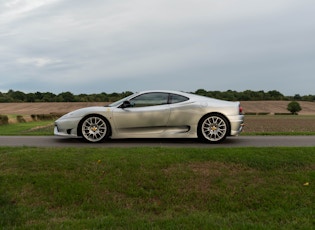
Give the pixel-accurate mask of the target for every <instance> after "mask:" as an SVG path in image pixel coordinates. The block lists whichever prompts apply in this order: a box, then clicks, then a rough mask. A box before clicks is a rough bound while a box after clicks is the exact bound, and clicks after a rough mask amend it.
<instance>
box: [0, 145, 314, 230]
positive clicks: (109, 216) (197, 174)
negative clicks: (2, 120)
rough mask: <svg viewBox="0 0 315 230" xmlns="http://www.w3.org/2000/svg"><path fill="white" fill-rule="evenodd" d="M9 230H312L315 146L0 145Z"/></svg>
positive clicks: (0, 191)
mask: <svg viewBox="0 0 315 230" xmlns="http://www.w3.org/2000/svg"><path fill="white" fill-rule="evenodd" d="M0 169H1V170H0V226H2V228H4V229H312V228H314V226H315V218H314V208H315V203H314V201H315V193H314V188H315V173H314V171H315V148H233V149H229V148H224V149H220V148H218V149H211V150H209V149H196V148H194V149H189V148H188V149H181V148H131V149H126V148H122V149H120V148H118V149H113V148H111V149H104V148H81V149H79V148H66V149H63V148H57V149H53V148H9V147H7V148H4V147H1V148H0Z"/></svg>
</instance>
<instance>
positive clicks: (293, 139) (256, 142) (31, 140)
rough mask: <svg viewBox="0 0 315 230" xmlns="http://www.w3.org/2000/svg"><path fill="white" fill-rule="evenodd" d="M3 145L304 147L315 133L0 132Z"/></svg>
mask: <svg viewBox="0 0 315 230" xmlns="http://www.w3.org/2000/svg"><path fill="white" fill-rule="evenodd" d="M0 146H31V147H102V148H107V147H126V148H128V147H142V146H149V147H183V148H186V147H193V148H217V147H229V148H230V147H280V146H288V147H302V146H315V136H239V137H229V138H227V139H226V141H225V142H223V143H221V144H206V143H201V142H200V141H198V140H197V139H116V140H107V141H106V142H104V143H85V142H84V141H83V140H82V139H75V138H74V139H71V138H64V137H56V136H0Z"/></svg>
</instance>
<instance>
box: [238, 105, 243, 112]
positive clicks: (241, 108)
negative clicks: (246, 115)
mask: <svg viewBox="0 0 315 230" xmlns="http://www.w3.org/2000/svg"><path fill="white" fill-rule="evenodd" d="M238 108H239V113H240V114H243V107H242V106H241V105H240V106H239V107H238Z"/></svg>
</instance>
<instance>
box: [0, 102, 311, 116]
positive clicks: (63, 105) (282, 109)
mask: <svg viewBox="0 0 315 230" xmlns="http://www.w3.org/2000/svg"><path fill="white" fill-rule="evenodd" d="M289 103H290V102H289V101H241V104H242V106H243V108H244V111H245V113H270V114H275V113H288V110H287V106H288V104H289ZM299 103H300V105H301V107H302V111H301V112H299V114H300V115H315V102H306V101H301V102H299ZM107 104H109V103H108V102H50V103H41V102H38V103H0V114H20V115H31V114H50V113H58V114H60V113H67V112H70V111H72V110H75V109H79V108H84V107H88V106H104V105H107Z"/></svg>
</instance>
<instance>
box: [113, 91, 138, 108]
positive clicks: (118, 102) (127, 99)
mask: <svg viewBox="0 0 315 230" xmlns="http://www.w3.org/2000/svg"><path fill="white" fill-rule="evenodd" d="M135 95H137V93H135V94H132V95H130V96H128V97H125V98H123V99H120V100H119V101H116V102H114V103H111V104H109V105H107V106H108V107H117V106H119V105H121V104H122V103H123V102H124V101H129V100H130V98H132V97H134V96H135Z"/></svg>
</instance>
